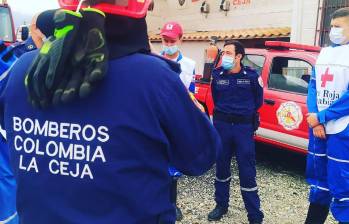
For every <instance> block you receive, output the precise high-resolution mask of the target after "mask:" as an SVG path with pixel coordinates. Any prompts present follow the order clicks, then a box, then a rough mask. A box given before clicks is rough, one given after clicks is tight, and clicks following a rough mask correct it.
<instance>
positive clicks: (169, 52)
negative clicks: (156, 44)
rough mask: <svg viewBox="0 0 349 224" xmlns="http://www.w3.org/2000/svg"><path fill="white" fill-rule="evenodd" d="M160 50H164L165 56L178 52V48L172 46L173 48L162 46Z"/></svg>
mask: <svg viewBox="0 0 349 224" xmlns="http://www.w3.org/2000/svg"><path fill="white" fill-rule="evenodd" d="M162 49H163V50H164V52H165V54H167V55H174V54H175V53H177V51H178V46H177V45H173V46H164V45H163V46H162Z"/></svg>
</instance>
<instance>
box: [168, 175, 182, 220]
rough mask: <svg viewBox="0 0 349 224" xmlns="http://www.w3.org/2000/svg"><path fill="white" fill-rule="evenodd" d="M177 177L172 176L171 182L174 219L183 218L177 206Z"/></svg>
mask: <svg viewBox="0 0 349 224" xmlns="http://www.w3.org/2000/svg"><path fill="white" fill-rule="evenodd" d="M177 180H178V179H177V178H176V177H174V178H173V179H172V183H171V202H172V203H173V204H174V205H175V206H176V221H181V220H182V219H183V214H182V211H181V209H180V208H179V207H178V206H177Z"/></svg>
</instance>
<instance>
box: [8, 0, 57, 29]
mask: <svg viewBox="0 0 349 224" xmlns="http://www.w3.org/2000/svg"><path fill="white" fill-rule="evenodd" d="M7 2H8V4H9V5H10V7H11V9H12V13H13V17H14V21H15V26H16V27H17V26H19V25H21V24H23V22H26V23H27V24H29V23H30V22H31V18H32V17H33V16H34V15H35V14H36V13H39V12H42V11H44V10H47V9H55V8H58V7H59V6H58V0H7Z"/></svg>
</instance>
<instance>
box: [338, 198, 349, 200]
mask: <svg viewBox="0 0 349 224" xmlns="http://www.w3.org/2000/svg"><path fill="white" fill-rule="evenodd" d="M339 201H349V198H342V199H339Z"/></svg>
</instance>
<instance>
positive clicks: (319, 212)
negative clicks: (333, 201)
mask: <svg viewBox="0 0 349 224" xmlns="http://www.w3.org/2000/svg"><path fill="white" fill-rule="evenodd" d="M328 212H329V207H328V206H325V205H320V204H314V203H310V204H309V209H308V214H307V219H306V220H305V223H304V224H323V223H325V221H326V218H327V215H328Z"/></svg>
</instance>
